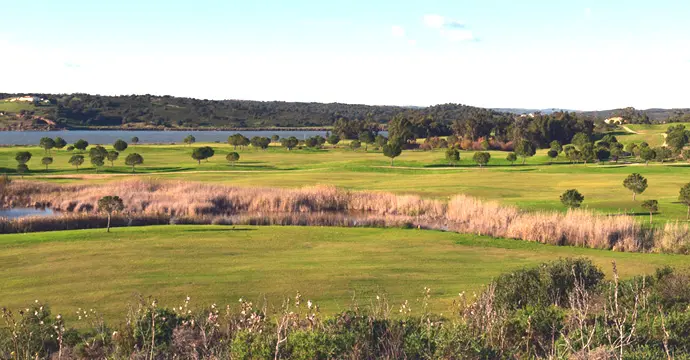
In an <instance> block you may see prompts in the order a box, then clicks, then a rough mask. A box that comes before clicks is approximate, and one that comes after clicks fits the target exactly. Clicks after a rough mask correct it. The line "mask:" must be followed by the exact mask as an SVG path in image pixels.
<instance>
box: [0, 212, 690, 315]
mask: <svg viewBox="0 0 690 360" xmlns="http://www.w3.org/2000/svg"><path fill="white" fill-rule="evenodd" d="M575 256H586V257H588V258H591V259H592V260H593V261H594V262H595V263H596V264H597V265H599V266H601V267H602V268H604V269H606V270H607V271H609V270H610V268H611V266H610V264H611V261H613V260H615V261H616V262H617V264H618V269H619V271H620V273H621V274H622V275H623V276H625V277H630V276H634V275H639V274H647V273H652V272H653V271H654V270H655V269H656V268H658V267H661V266H665V265H670V266H678V267H683V266H686V264H687V258H686V257H685V256H675V255H660V254H634V253H616V252H611V251H599V250H591V249H584V248H574V247H555V246H548V245H540V244H535V243H528V242H523V241H514V240H503V239H492V238H488V237H482V236H475V235H460V234H453V233H444V232H437V231H423V230H402V229H370V228H367V229H364V228H321V227H251V226H237V227H228V226H181V225H177V226H155V227H139V228H118V229H114V230H113V232H112V233H110V234H108V233H106V232H105V231H104V230H80V231H63V232H50V233H32V234H22V235H2V236H0V278H2V285H3V286H2V292H0V305H1V306H8V307H10V308H20V307H22V306H23V305H25V304H27V303H29V302H33V301H34V300H35V299H40V300H41V301H44V302H47V303H49V304H50V305H51V306H52V307H53V309H54V311H55V312H60V313H62V314H66V315H67V316H71V315H72V314H74V310H76V309H77V308H78V307H82V308H84V307H87V308H91V307H97V310H98V311H100V312H102V313H104V314H105V315H106V316H107V317H111V318H114V317H115V316H116V315H118V314H121V313H122V312H123V311H125V307H126V304H127V303H128V302H131V301H133V300H134V296H133V294H135V293H139V294H142V295H144V296H153V297H155V298H157V299H159V300H160V301H161V303H162V304H168V305H177V304H178V303H180V302H181V301H182V300H183V298H184V297H185V296H187V295H189V296H191V297H192V299H193V303H196V304H206V305H207V304H210V303H214V302H215V303H218V304H226V303H234V302H236V301H237V300H238V299H239V298H240V297H244V298H248V299H250V300H252V301H254V303H255V304H256V303H259V304H261V303H263V301H264V299H265V300H267V301H268V302H269V303H271V304H273V305H275V306H279V304H280V303H281V299H282V298H283V297H286V296H291V295H294V293H295V292H296V291H300V292H301V293H302V294H303V295H304V297H305V298H308V299H312V300H315V301H316V302H317V303H319V304H320V305H321V307H322V309H323V310H324V311H325V312H327V313H328V312H335V311H339V310H343V309H345V308H347V307H349V306H350V305H351V304H352V299H353V297H354V298H355V299H356V301H358V302H359V303H360V304H368V303H369V301H370V300H371V299H372V298H373V297H375V296H376V295H384V294H385V295H386V296H387V297H388V298H389V299H390V300H391V304H394V305H396V306H397V304H399V303H400V302H402V301H404V300H409V301H411V302H412V304H413V306H414V304H415V300H416V299H418V298H419V297H420V296H421V293H422V290H423V288H424V287H425V286H428V287H431V288H432V290H433V298H434V300H433V304H432V305H433V308H434V309H435V310H436V311H438V312H444V311H447V310H448V305H450V303H451V302H452V301H453V299H454V298H456V297H457V295H458V293H459V292H461V291H468V292H472V291H476V290H479V289H480V288H481V287H482V285H484V284H486V283H488V281H489V280H490V279H491V278H492V277H494V276H497V275H498V274H500V273H502V272H506V271H510V270H511V269H518V268H521V267H524V266H530V265H534V264H537V263H540V262H543V261H547V260H553V259H557V258H559V257H575ZM416 307H418V306H416Z"/></svg>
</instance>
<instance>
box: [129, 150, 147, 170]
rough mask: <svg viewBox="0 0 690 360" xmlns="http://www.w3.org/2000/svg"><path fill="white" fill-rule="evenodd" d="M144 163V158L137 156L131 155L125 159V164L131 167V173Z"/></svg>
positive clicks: (135, 154)
mask: <svg viewBox="0 0 690 360" xmlns="http://www.w3.org/2000/svg"><path fill="white" fill-rule="evenodd" d="M143 163H144V157H143V156H141V155H139V154H137V153H131V154H129V155H127V157H126V158H125V164H126V165H127V166H131V167H132V172H134V167H135V166H137V165H141V164H143Z"/></svg>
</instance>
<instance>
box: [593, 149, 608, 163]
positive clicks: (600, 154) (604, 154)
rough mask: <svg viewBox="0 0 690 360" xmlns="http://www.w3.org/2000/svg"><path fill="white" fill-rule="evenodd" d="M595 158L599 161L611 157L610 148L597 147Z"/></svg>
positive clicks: (604, 160)
mask: <svg viewBox="0 0 690 360" xmlns="http://www.w3.org/2000/svg"><path fill="white" fill-rule="evenodd" d="M596 156H597V160H599V162H602V163H603V162H606V161H607V160H608V159H610V158H611V150H609V149H607V148H605V147H599V148H598V149H597V152H596Z"/></svg>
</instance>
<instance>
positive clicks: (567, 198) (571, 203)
mask: <svg viewBox="0 0 690 360" xmlns="http://www.w3.org/2000/svg"><path fill="white" fill-rule="evenodd" d="M583 201H585V197H584V196H583V195H582V194H580V192H579V191H577V190H576V189H570V190H568V191H566V192H564V193H563V195H561V204H563V205H565V206H567V207H568V208H570V209H575V208H579V207H580V206H581V205H582V202H583Z"/></svg>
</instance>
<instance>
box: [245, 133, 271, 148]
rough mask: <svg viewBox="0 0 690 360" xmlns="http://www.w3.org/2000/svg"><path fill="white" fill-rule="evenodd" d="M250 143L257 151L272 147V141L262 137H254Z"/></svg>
mask: <svg viewBox="0 0 690 360" xmlns="http://www.w3.org/2000/svg"><path fill="white" fill-rule="evenodd" d="M249 143H250V144H251V145H252V146H253V147H255V148H257V149H262V150H266V149H268V146H269V145H271V139H269V138H267V137H262V136H254V137H253V138H252V139H251V140H249Z"/></svg>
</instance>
